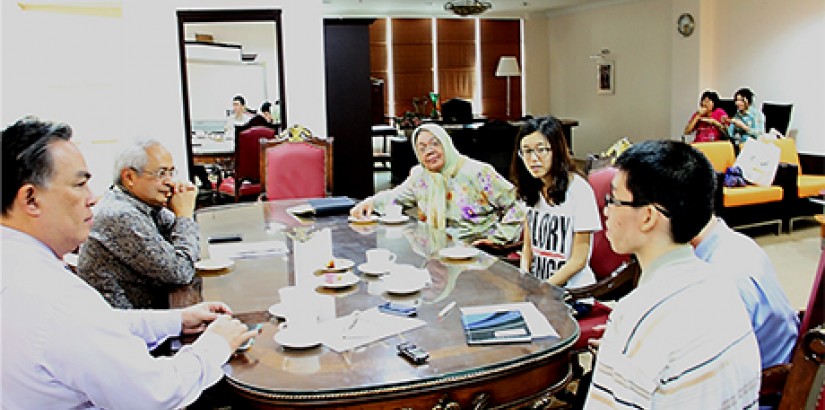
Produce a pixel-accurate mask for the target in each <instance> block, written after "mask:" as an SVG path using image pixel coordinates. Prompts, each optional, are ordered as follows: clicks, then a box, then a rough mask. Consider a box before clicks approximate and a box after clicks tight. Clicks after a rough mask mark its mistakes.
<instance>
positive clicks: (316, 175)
mask: <svg viewBox="0 0 825 410" xmlns="http://www.w3.org/2000/svg"><path fill="white" fill-rule="evenodd" d="M259 172H260V174H261V184H262V185H263V189H264V194H265V195H266V199H267V200H270V201H271V200H276V199H290V198H323V197H325V196H327V194H328V193H330V192H332V141H331V138H330V139H321V138H316V137H314V136H313V135H312V133H311V132H310V131H309V130H308V129H306V128H305V127H302V126H300V125H294V126H292V127H290V128H288V129H287V130H286V131H284V132H283V133H282V134H281V135H280V136H279V137H278V138H276V139H275V140H271V141H267V142H266V143H264V144H261V147H260V171H259Z"/></svg>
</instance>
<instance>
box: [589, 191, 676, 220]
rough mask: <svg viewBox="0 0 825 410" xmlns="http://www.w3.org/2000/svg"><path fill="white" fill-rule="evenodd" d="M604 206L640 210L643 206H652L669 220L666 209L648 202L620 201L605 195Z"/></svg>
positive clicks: (668, 213)
mask: <svg viewBox="0 0 825 410" xmlns="http://www.w3.org/2000/svg"><path fill="white" fill-rule="evenodd" d="M604 204H605V206H610V205H612V206H629V207H631V208H641V207H643V206H645V205H653V207H654V208H656V209H658V210H659V212H661V213H662V215H664V216H666V217H668V218H670V212H668V211H667V209H665V208H662V207H661V205H656V204H651V203H650V202H641V201H639V202H637V201H622V200H621V199H616V198H615V197H614V196H613V195H611V194H607V195H605V196H604Z"/></svg>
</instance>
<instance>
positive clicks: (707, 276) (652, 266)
mask: <svg viewBox="0 0 825 410" xmlns="http://www.w3.org/2000/svg"><path fill="white" fill-rule="evenodd" d="M615 166H616V168H618V172H617V173H616V175H615V176H614V177H613V180H612V182H611V192H610V194H609V195H608V197H607V198H606V202H607V206H605V208H604V213H605V216H606V218H607V219H606V221H605V227H606V229H607V232H606V236H607V239H608V241H609V242H610V246H611V247H612V248H613V250H614V251H615V252H616V253H620V254H630V253H632V254H634V255H636V258H637V260H638V261H639V265H640V267H641V277H640V279H639V284H638V287H636V289H634V290H633V291H631V292H630V293H629V294H628V295H627V296H625V297H623V298H622V299H620V300H619V301H618V302H616V305H615V306H614V308H613V311H612V312H611V313H610V318H609V320H608V322H607V327H606V329H605V332H604V335H603V337H602V339H601V341H600V343H599V350H598V353H597V354H596V364H595V366H594V369H593V381H592V383H591V384H590V388H589V390H588V394H587V400H586V402H585V406H584V408H588V409H600V408H640V409H651V408H657V409H658V408H661V409H712V408H714V409H718V408H740V409H745V408H755V407H756V406H757V405H758V399H759V383H760V379H761V365H760V359H759V346H758V345H757V342H756V337H755V336H754V332H753V328H752V327H751V323H750V318H749V317H748V312H747V310H746V309H745V306H744V304H743V303H742V299H741V298H740V297H739V293H738V292H737V290H736V287H735V286H734V284H733V283H732V281H730V279H729V278H728V277H726V276H725V275H724V274H721V273H720V272H719V269H718V268H717V267H714V266H713V265H709V264H708V263H706V262H705V261H703V260H701V259H699V258H698V257H697V256H696V255H695V254H694V251H693V248H692V247H691V246H690V244H689V242H690V240H691V239H693V238H694V237H696V235H698V234H699V233H700V232H701V231H702V229H703V228H704V227H705V225H706V224H707V222H708V220H710V218H711V215H712V213H713V193H714V189H715V182H716V174H715V172H714V170H713V167H712V166H711V164H710V162H709V161H708V159H707V158H706V157H705V156H704V155H703V154H702V153H701V152H699V151H697V150H696V149H694V148H693V147H691V146H690V145H688V144H685V143H683V142H677V141H668V140H654V141H643V142H640V143H637V144H634V145H633V146H631V147H630V148H628V149H627V150H626V151H625V152H624V153H622V154H621V155H620V156H619V157H618V158H617V159H616V164H615Z"/></svg>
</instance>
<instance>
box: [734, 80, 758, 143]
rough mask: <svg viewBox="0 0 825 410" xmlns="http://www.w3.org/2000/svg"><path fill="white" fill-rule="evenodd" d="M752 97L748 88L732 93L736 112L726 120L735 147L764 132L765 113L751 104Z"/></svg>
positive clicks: (751, 92)
mask: <svg viewBox="0 0 825 410" xmlns="http://www.w3.org/2000/svg"><path fill="white" fill-rule="evenodd" d="M753 97H754V94H753V91H751V90H750V89H749V88H740V89H738V90H736V93H735V94H734V95H733V102H734V104H736V114H734V115H733V118H730V119H729V120H728V135H730V138H731V141H733V143H734V144H735V145H736V147H741V146H742V145H743V144H744V143H745V141H747V140H748V138H753V139H757V138H759V136H761V135H762V134H764V133H765V115H764V114H762V112H761V111H759V110H757V109H756V106H754V105H753ZM737 153H738V151H737Z"/></svg>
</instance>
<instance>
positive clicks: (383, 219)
mask: <svg viewBox="0 0 825 410" xmlns="http://www.w3.org/2000/svg"><path fill="white" fill-rule="evenodd" d="M409 219H410V217H409V216H407V215H401V216H398V217H389V216H386V215H384V216H382V217H381V218H379V219H378V220H379V221H381V222H382V223H385V224H400V223H404V222H407V221H408V220H409Z"/></svg>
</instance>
